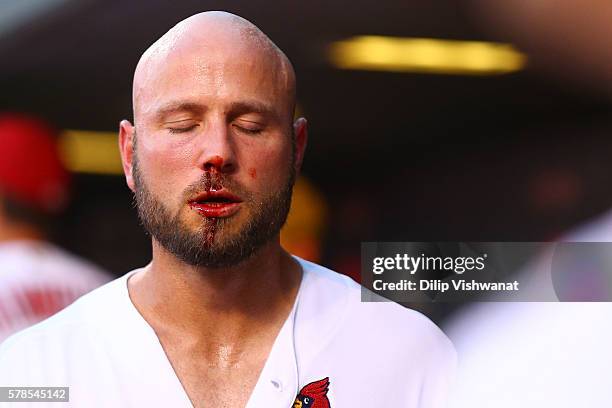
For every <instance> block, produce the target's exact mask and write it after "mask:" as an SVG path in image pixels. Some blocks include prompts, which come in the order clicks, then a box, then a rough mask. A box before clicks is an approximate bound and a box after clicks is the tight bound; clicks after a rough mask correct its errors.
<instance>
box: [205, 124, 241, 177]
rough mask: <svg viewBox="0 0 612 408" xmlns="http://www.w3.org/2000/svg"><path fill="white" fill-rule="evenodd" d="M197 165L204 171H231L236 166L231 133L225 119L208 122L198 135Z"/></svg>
mask: <svg viewBox="0 0 612 408" xmlns="http://www.w3.org/2000/svg"><path fill="white" fill-rule="evenodd" d="M199 147H200V157H199V159H198V162H199V163H200V164H199V166H201V168H202V169H203V170H205V171H212V170H215V171H217V172H219V173H231V172H232V171H234V170H235V168H236V157H235V153H234V144H233V140H232V139H231V133H230V132H229V129H228V127H227V125H226V124H225V121H217V123H209V124H208V126H206V127H205V131H204V132H202V134H201V135H199Z"/></svg>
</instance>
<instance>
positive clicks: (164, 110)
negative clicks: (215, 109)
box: [155, 102, 204, 119]
mask: <svg viewBox="0 0 612 408" xmlns="http://www.w3.org/2000/svg"><path fill="white" fill-rule="evenodd" d="M203 111H204V108H203V107H202V106H201V105H199V104H197V103H193V102H170V103H168V104H166V105H163V106H162V107H161V108H159V109H158V110H157V112H155V116H156V117H157V118H159V119H163V118H164V117H166V116H168V115H170V114H172V113H180V112H189V113H196V114H200V113H202V112H203Z"/></svg>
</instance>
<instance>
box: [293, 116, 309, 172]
mask: <svg viewBox="0 0 612 408" xmlns="http://www.w3.org/2000/svg"><path fill="white" fill-rule="evenodd" d="M293 134H294V135H295V172H296V174H299V172H300V169H301V168H302V162H303V161H304V153H305V151H306V144H307V143H308V122H307V121H306V119H305V118H298V119H296V121H295V122H293Z"/></svg>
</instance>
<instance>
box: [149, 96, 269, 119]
mask: <svg viewBox="0 0 612 408" xmlns="http://www.w3.org/2000/svg"><path fill="white" fill-rule="evenodd" d="M205 110H206V108H205V107H204V106H202V105H201V104H199V103H194V102H189V101H178V102H170V103H167V104H165V105H163V106H162V107H161V108H159V109H158V110H157V112H155V116H156V117H157V118H159V119H160V120H163V119H164V117H166V116H168V115H171V114H173V113H181V112H187V113H194V114H202V113H203V112H204V111H205ZM246 113H257V114H260V115H262V116H264V117H267V118H270V119H278V118H279V114H278V112H277V111H276V110H275V109H274V108H273V107H272V106H271V105H268V104H266V103H263V102H260V101H257V100H246V101H237V102H232V103H230V104H229V107H228V109H227V114H228V116H229V117H230V118H231V119H235V118H237V117H238V116H240V115H243V114H246Z"/></svg>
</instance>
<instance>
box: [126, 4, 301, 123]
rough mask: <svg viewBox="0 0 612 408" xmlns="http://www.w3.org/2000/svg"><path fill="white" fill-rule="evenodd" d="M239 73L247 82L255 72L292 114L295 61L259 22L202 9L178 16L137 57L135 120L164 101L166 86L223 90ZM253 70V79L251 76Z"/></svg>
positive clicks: (256, 76) (134, 100)
mask: <svg viewBox="0 0 612 408" xmlns="http://www.w3.org/2000/svg"><path fill="white" fill-rule="evenodd" d="M238 70H240V72H238ZM237 73H239V74H241V75H243V76H244V82H245V83H247V82H253V81H252V79H254V78H255V79H257V81H259V82H260V86H265V87H267V88H268V91H269V93H271V94H274V95H273V96H274V97H275V98H276V99H277V102H279V103H282V104H283V105H285V106H284V107H283V109H282V110H283V111H284V115H287V114H289V116H290V117H289V119H291V118H292V116H293V110H294V108H295V73H294V71H293V67H292V65H291V63H290V61H289V59H288V58H287V56H286V55H285V54H284V53H283V52H282V51H281V50H280V49H279V48H278V47H277V46H276V44H274V43H273V42H272V41H271V40H270V39H269V38H268V37H267V36H266V35H265V34H264V33H263V32H262V31H261V30H259V28H257V27H256V26H255V25H254V24H252V23H251V22H249V21H248V20H245V19H244V18H242V17H239V16H236V15H234V14H231V13H227V12H222V11H208V12H203V13H199V14H196V15H193V16H191V17H189V18H187V19H185V20H183V21H181V22H179V23H178V24H177V25H175V26H174V27H173V28H171V29H170V30H169V31H168V32H167V33H166V34H164V35H163V36H162V37H161V38H159V39H158V40H157V41H156V42H155V43H154V44H153V45H151V46H150V47H149V48H148V49H147V50H146V51H145V52H144V54H143V55H142V57H141V58H140V60H139V62H138V65H137V67H136V71H135V74H134V83H133V105H134V121H135V125H138V122H139V118H140V116H141V114H147V113H148V112H149V111H150V110H151V109H153V108H158V107H159V106H157V105H159V103H161V102H163V101H161V100H160V99H161V98H162V96H161V95H164V91H170V93H171V92H172V89H170V88H172V85H173V84H174V85H176V86H177V87H181V86H183V87H184V86H191V87H193V89H191V91H192V93H197V92H198V91H202V92H204V93H206V92H209V93H214V94H216V95H221V96H223V95H222V94H223V92H224V90H225V89H226V88H227V87H226V86H225V84H224V81H229V80H232V81H236V80H240V78H238V76H237V75H236V74H237ZM249 76H250V77H251V78H250V79H251V81H248V80H247V79H248V78H247V77H249ZM186 77H190V78H186ZM200 79H201V80H202V81H199V82H197V81H198V80H200ZM194 80H195V81H196V82H197V83H196V82H194ZM194 85H200V86H201V87H200V88H198V86H195V87H194ZM250 85H252V84H250ZM204 88H206V89H204ZM252 88H253V87H252V86H250V87H249V86H245V89H244V91H245V93H246V94H247V95H245V96H246V97H248V93H249V92H254V91H255V90H254V89H252ZM183 90H186V89H183ZM167 94H168V93H165V95H167ZM260 94H261V92H260Z"/></svg>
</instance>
